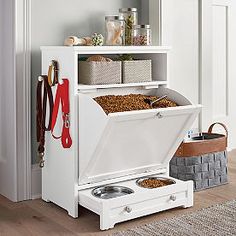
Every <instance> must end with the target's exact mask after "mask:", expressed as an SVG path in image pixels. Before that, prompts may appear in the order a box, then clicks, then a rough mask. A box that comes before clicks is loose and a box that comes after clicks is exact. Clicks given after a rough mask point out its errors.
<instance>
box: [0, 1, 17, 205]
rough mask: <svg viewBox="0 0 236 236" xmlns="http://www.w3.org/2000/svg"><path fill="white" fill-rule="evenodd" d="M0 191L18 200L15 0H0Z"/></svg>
mask: <svg viewBox="0 0 236 236" xmlns="http://www.w3.org/2000/svg"><path fill="white" fill-rule="evenodd" d="M0 19H1V20H0V37H1V39H0V48H1V49H0V64H1V67H0V70H1V74H0V75H1V77H0V82H1V86H0V111H1V112H0V133H1V135H0V194H2V195H4V196H6V197H8V198H10V199H11V200H13V201H16V200H17V167H16V166H17V162H16V155H17V154H16V133H17V131H16V110H15V109H16V100H15V99H16V97H15V69H14V68H15V64H14V63H15V59H14V58H15V51H14V50H15V47H14V42H15V40H14V27H12V26H14V25H15V24H14V1H13V0H1V2H0Z"/></svg>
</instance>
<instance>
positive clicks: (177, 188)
mask: <svg viewBox="0 0 236 236" xmlns="http://www.w3.org/2000/svg"><path fill="white" fill-rule="evenodd" d="M118 185H119V186H125V187H128V188H131V189H133V190H134V193H132V194H129V195H126V196H123V197H117V198H112V199H99V198H97V197H94V196H93V195H92V193H91V192H92V190H91V189H88V190H83V191H80V192H79V204H80V205H82V206H84V207H86V208H88V209H90V210H92V211H94V212H95V213H97V214H98V215H100V219H101V229H108V228H112V227H114V225H115V223H118V222H123V221H126V220H130V219H134V218H137V217H141V216H146V215H149V214H153V213H156V212H160V211H163V210H167V209H171V208H175V207H178V206H183V207H190V206H192V204H193V183H192V181H187V182H183V181H179V180H176V184H173V185H169V186H165V187H161V188H156V189H145V188H141V187H139V186H137V184H136V183H135V180H131V181H126V182H122V183H119V184H118Z"/></svg>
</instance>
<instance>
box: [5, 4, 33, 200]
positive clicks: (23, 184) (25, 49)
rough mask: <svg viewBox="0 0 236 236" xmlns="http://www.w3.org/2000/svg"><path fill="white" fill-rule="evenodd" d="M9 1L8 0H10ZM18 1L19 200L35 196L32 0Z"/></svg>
mask: <svg viewBox="0 0 236 236" xmlns="http://www.w3.org/2000/svg"><path fill="white" fill-rule="evenodd" d="M7 1H8V0H7ZM12 1H13V2H14V13H15V15H14V16H13V17H14V21H13V22H14V25H13V29H14V32H15V42H14V47H15V83H16V109H17V110H16V127H17V137H16V138H17V157H16V158H17V177H18V178H17V201H23V200H29V199H32V187H31V176H32V175H31V172H32V166H31V158H32V157H31V58H30V56H31V0H12Z"/></svg>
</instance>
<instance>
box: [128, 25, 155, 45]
mask: <svg viewBox="0 0 236 236" xmlns="http://www.w3.org/2000/svg"><path fill="white" fill-rule="evenodd" d="M151 37H152V35H151V27H150V25H135V26H134V27H133V29H132V45H136V46H150V45H151V44H152V42H151Z"/></svg>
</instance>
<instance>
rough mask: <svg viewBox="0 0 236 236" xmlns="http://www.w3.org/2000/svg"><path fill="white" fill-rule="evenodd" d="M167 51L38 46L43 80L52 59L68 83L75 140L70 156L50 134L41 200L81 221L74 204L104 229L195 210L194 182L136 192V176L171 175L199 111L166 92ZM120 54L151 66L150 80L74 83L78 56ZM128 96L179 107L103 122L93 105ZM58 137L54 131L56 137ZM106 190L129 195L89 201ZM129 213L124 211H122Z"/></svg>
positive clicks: (106, 117)
mask: <svg viewBox="0 0 236 236" xmlns="http://www.w3.org/2000/svg"><path fill="white" fill-rule="evenodd" d="M168 52H169V48H168V47H158V46H152V47H145V46H144V47H142V46H141V47H133V46H130V47H105V46H104V47H71V48H69V47H42V74H46V73H47V70H48V65H49V63H50V61H51V60H53V59H54V60H57V61H58V62H59V65H60V77H61V78H68V79H69V81H70V110H71V115H70V119H71V126H70V132H71V137H72V140H73V144H72V147H71V148H70V149H63V148H62V147H61V144H60V142H59V141H58V140H54V139H53V138H52V137H51V134H47V137H46V156H45V167H44V168H43V171H42V180H43V181H42V182H43V183H42V189H43V195H42V197H43V199H44V200H46V201H52V202H54V203H56V204H57V205H59V206H61V207H63V208H64V209H66V210H67V211H68V212H69V214H70V215H71V216H73V217H78V204H80V205H82V206H84V207H86V208H88V209H90V210H92V211H94V212H95V213H97V214H99V215H100V217H101V229H108V228H112V227H113V226H114V224H115V223H118V222H122V221H125V220H129V219H133V218H136V217H140V216H144V215H148V214H151V213H154V212H158V211H162V210H166V209H170V208H173V207H177V206H184V207H189V206H191V205H192V204H193V186H192V182H182V181H178V180H176V183H175V184H173V185H170V186H166V187H162V188H159V189H152V190H150V189H144V188H141V187H139V186H137V185H136V180H137V178H139V177H144V176H151V175H155V176H159V175H162V176H168V169H169V161H170V159H171V158H172V156H173V155H174V153H175V151H176V149H177V147H178V146H179V144H180V143H181V141H182V140H183V138H184V136H185V135H186V132H187V131H188V129H189V128H190V127H191V125H192V123H193V122H194V120H195V119H196V117H197V115H198V114H199V112H200V110H201V106H199V105H194V104H192V103H191V102H190V101H189V100H188V99H186V98H185V97H184V96H183V95H181V94H179V93H178V92H176V91H174V90H171V89H169V88H167V85H168V73H167V71H168V70H167V68H168ZM122 53H129V54H134V55H135V56H136V57H141V58H149V59H151V60H152V63H153V71H152V75H153V81H152V82H150V83H147V82H146V83H138V84H135V83H133V84H119V85H98V86H96V85H93V86H89V85H82V84H80V83H79V78H78V74H79V73H78V60H79V58H80V57H81V56H84V55H92V54H104V55H110V56H112V55H115V54H122ZM53 89H55V88H53ZM53 92H54V93H55V91H53ZM130 93H135V94H146V95H157V96H162V95H168V97H169V98H170V99H172V100H174V101H176V102H177V104H178V105H179V106H177V107H172V108H160V109H152V110H141V111H129V112H121V113H111V114H108V115H107V114H106V113H105V112H104V111H103V110H102V108H101V107H100V106H99V105H98V104H97V103H96V102H95V101H94V99H93V98H94V97H97V96H102V95H108V94H120V95H124V94H130ZM59 126H60V125H59ZM59 133H60V128H59V127H58V128H56V129H55V134H59ZM107 184H110V185H119V186H124V187H130V188H131V189H132V190H133V191H134V193H132V194H129V195H127V196H123V197H118V198H114V199H109V200H108V199H107V200H101V199H98V198H96V197H94V196H93V195H92V193H91V191H92V190H93V189H94V188H95V187H97V186H101V185H107ZM171 199H175V201H173V200H171ZM150 206H153V207H150ZM126 207H128V209H129V212H127V211H125V212H124V209H126V210H127V208H126ZM130 209H132V211H130Z"/></svg>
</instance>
